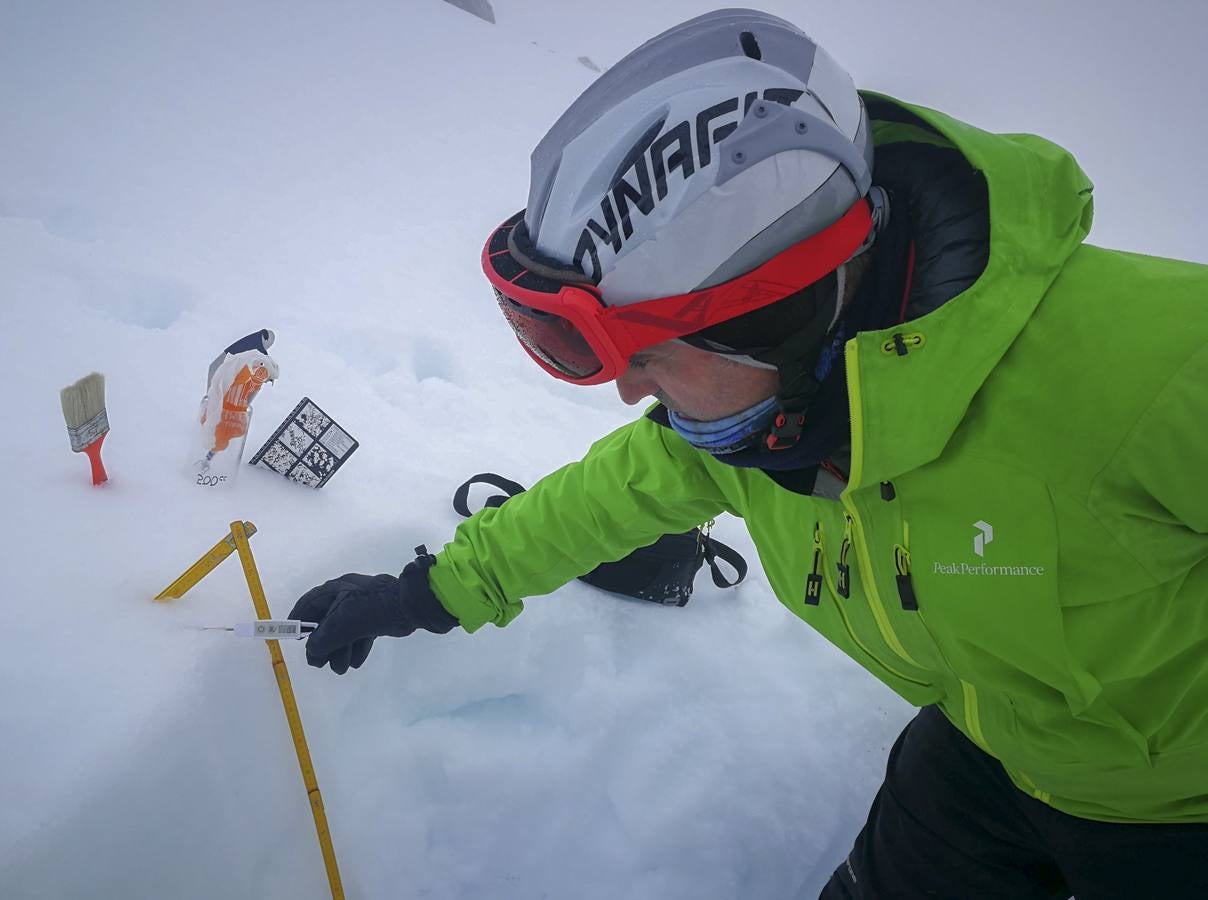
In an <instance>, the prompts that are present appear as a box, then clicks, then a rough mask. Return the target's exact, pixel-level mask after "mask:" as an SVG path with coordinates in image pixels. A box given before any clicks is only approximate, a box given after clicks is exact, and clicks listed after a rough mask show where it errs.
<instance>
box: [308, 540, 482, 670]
mask: <svg viewBox="0 0 1208 900" xmlns="http://www.w3.org/2000/svg"><path fill="white" fill-rule="evenodd" d="M415 552H416V554H418V558H417V559H416V560H415V562H411V563H408V564H407V567H406V568H405V569H403V572H402V574H401V575H399V577H398V578H395V577H394V576H393V575H356V574H350V575H341V576H340V577H339V578H334V579H332V580H331V581H328V582H325V583H323V584H321V585H319V586H318V587H317V588H312V589H311V590H309V591H307V592H306V593H305V594H303V595H302V597H301V598H300V599H299V600H298V602H297V603H295V604H294V608H293V609H292V610H290V613H289V617H290V618H291V619H299V620H301V621H303V622H318V623H319V627H318V628H316V629H315V630H314V631H313V632H311V634H310V637H309V638H307V640H306V661H307V662H308V663H310V665H312V666H316V667H318V668H322V667H323V666H324V665H328V664H330V665H331V670H332V671H333V672H335V673H336V674H337V675H343V674H344V673H345V672H347V671H348V668H349V666H351V667H352V668H354V669H359V668H360V667H361V663H363V662H364V661H365V658H366V657H367V656H369V651H370V650H371V649H373V639H374V638H377V637H382V636H388V637H405V636H406V635H408V634H411V632H413V631H415V630H416V629H417V628H422V629H424V630H425V631H433V632H435V633H437V634H444V633H445V632H447V631H451V630H452V629H453V627H454V626H455V625H457V624H458V622H457V619H455V618H454V617H453V616H452V615H450V614H449V612H448V611H447V610H446V609H445V608H444V607H443V606H442V605H441V602H440V601H439V600H438V599H436V595H435V594H434V593H432V588H431V587H429V586H428V569H430V568H432V565H433V564H434V563H435V562H436V557H434V556H432V555H430V554H429V553H428V550H427V548H426V547H424V546H422V545H421V546H419V547H416V548H415Z"/></svg>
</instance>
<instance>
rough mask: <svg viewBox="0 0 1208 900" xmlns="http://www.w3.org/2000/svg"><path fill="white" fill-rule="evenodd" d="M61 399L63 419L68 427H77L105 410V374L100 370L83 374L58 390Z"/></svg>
mask: <svg viewBox="0 0 1208 900" xmlns="http://www.w3.org/2000/svg"><path fill="white" fill-rule="evenodd" d="M59 399H60V400H62V401H63V420H64V421H65V422H66V423H67V427H68V428H79V427H80V426H81V425H84V424H87V423H88V422H89V421H90V420H92V419H95V418H96V417H97V416H98V415H100V414H101V413H102V412H104V411H105V376H104V375H102V374H101V373H100V372H93V373H92V374H91V375H85V376H84V377H83V378H81V379H80V380H79V381H77V382H76V383H75V384H73V385H70V386H68V387H65V388H63V390H61V391H60V392H59Z"/></svg>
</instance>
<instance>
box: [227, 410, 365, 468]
mask: <svg viewBox="0 0 1208 900" xmlns="http://www.w3.org/2000/svg"><path fill="white" fill-rule="evenodd" d="M359 446H360V444H359V443H358V442H357V441H356V440H355V439H354V438H353V437H352V436H351V435H350V434H349V433H348V432H347V431H345V430H344V429H343V428H341V427H340V426H339V425H337V424H336V422H335V420H334V419H332V417H331V416H329V415H327V413H325V412H323V410H321V409H319V407H318V406H317V405H316V404H315V402H314V401H313V400H311V399H310V398H309V397H303V398H302V400H301V401H300V402H299V403H298V405H297V406H295V407H294V410H293V412H291V413H290V414H289V416H288V417H287V418H286V420H285V421H284V422H282V423H281V425H280V426H279V427H278V428H277V430H276V431H274V432H273V436H272V437H270V438H269V439H268V440H267V441H266V442H265V444H264V446H263V447H261V448H260V449H259V450H257V451H256V454H255V455H254V456H253V457H252V458H251V459H250V460H249V461H248V462H249V464H250V465H253V466H260V467H261V468H264V469H268V470H269V471H270V472H276V473H277V474H278V475H283V476H285V477H286V478H288V479H290V480H291V481H296V482H298V484H304V485H306V486H307V487H313V488H321V487H323V485H325V484H327V482H328V481H330V480H331V476H332V475H334V474H335V473H336V471H337V470H338V469H339V468H340V466H342V465H344V463H345V462H347V461H348V457H350V456H352V453H353V451H354V450H356V448H357V447H359Z"/></svg>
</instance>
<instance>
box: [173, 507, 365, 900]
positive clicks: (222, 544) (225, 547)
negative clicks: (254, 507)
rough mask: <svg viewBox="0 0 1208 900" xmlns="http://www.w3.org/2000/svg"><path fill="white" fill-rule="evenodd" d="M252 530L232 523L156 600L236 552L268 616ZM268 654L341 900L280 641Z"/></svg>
mask: <svg viewBox="0 0 1208 900" xmlns="http://www.w3.org/2000/svg"><path fill="white" fill-rule="evenodd" d="M255 533H256V526H255V525H253V524H252V523H251V522H239V521H236V522H232V523H231V531H230V533H229V534H227V535H226V536H225V537H224V538H223V539H222V540H220V541H219V542H218V543H217V544H215V545H214V546H213V547H211V548H210V549H209V551H207V552H206V554H205V555H204V556H202V557H201V559H199V560H198V561H197V562H195V563H194V564H193V565H192V566H190V567H189V568H188V570H187V571H186V572H185V573H184V574H183V575H181V576H180V577H179V578H177V579H176V580H175V581H174V582H172V583H171V584H170V585H168V587H166V588H165V589H164V590H163V591H161V592H160V593H159V594H158V595H157V596H156V598H155V599H156V600H161V601H162V600H170V599H174V598H178V597H183V596H184V594H185V592H186V591H188V590H189V588H191V587H193V586H194V585H195V584H197V582H199V581H201V579H202V578H204V577H205V576H206V575H207V574H209V573H210V572H211V571H213V570H214V568H215V567H217V566H218V564H219V563H221V562H222V561H223V560H224V559H226V558H227V557H228V556H230V555H231V554H232V553H238V554H239V561H240V563H242V564H243V574H244V577H245V578H246V579H247V587H248V591H249V592H250V593H251V595H252V605H253V606H254V607H255V608H256V618H257V619H272V614H271V613H270V612H269V608H268V600H267V599H266V598H265V596H264V585H263V584H261V582H260V573H259V572H258V571H257V570H256V560H255V559H254V558H253V557H252V545H251V544H250V543H249V542H248V538H250V537H251V536H252V535H253V534H255ZM265 643H266V644H267V645H268V653H269V657H270V658H271V659H272V663H273V675H275V676H276V678H277V690H278V691H279V692H280V693H281V705H282V706H283V707H285V719H286V721H287V722H288V723H289V733H290V735H291V736H292V737H293V740H294V750H295V751H296V752H297V754H298V768H299V769H301V771H302V782H303V784H305V785H306V796H307V799H308V800H309V801H310V812H311V815H312V816H313V817H314V820H315V831H316V832H317V833H318V835H319V847H320V849H321V850H322V852H323V865H324V867H325V868H326V869H327V881H328V884H329V885H330V886H331V896H332V900H344V887H343V885H342V884H341V883H340V867H339V865H338V864H337V863H336V853H335V849H334V848H333V847H332V843H331V831H330V829H329V828H328V827H327V812H326V810H325V809H324V808H323V796H322V795H321V794H320V793H319V782H318V780H317V779H316V778H315V768H314V764H313V763H312V762H311V759H310V749H309V748H308V747H307V746H306V734H305V732H304V731H303V730H302V717H301V716H300V715H299V714H298V704H297V701H296V700H295V699H294V689H293V685H292V684H290V680H289V670H288V669H286V668H285V657H284V656H282V655H281V646H280V643H279V642H278V641H276V640H266V641H265Z"/></svg>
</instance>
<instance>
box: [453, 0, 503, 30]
mask: <svg viewBox="0 0 1208 900" xmlns="http://www.w3.org/2000/svg"><path fill="white" fill-rule="evenodd" d="M445 2H446V3H448V4H449V5H450V6H456V7H457V8H458V9H461V10H465V11H466V12H468V13H469V14H470V15H472V16H478V18H480V19H482V20H483V21H484V22H490V23H491V24H492V25H494V24H495V10H493V9H492V8H491V4H490V3H488V2H487V0H445Z"/></svg>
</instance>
